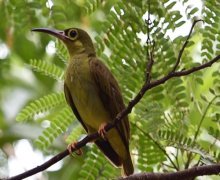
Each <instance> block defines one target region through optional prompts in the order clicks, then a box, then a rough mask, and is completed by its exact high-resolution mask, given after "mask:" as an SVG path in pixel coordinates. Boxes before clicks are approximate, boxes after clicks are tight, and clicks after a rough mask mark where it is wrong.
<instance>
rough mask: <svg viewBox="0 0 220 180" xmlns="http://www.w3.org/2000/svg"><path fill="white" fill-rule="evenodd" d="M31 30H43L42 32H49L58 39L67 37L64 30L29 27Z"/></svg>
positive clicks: (63, 39)
mask: <svg viewBox="0 0 220 180" xmlns="http://www.w3.org/2000/svg"><path fill="white" fill-rule="evenodd" d="M31 31H37V32H43V33H47V34H50V35H52V36H55V37H57V38H58V39H60V40H62V41H65V40H67V39H69V38H68V37H67V36H66V35H65V33H64V31H60V30H56V29H49V28H33V29H31Z"/></svg>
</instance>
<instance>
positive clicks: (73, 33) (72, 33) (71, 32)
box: [68, 29, 78, 40]
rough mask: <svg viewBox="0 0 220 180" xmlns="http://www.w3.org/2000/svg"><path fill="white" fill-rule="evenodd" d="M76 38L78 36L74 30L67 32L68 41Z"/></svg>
mask: <svg viewBox="0 0 220 180" xmlns="http://www.w3.org/2000/svg"><path fill="white" fill-rule="evenodd" d="M77 36H78V32H77V30H75V29H71V30H69V32H68V37H69V38H70V39H72V40H74V39H76V38H77Z"/></svg>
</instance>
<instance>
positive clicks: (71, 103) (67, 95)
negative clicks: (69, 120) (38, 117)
mask: <svg viewBox="0 0 220 180" xmlns="http://www.w3.org/2000/svg"><path fill="white" fill-rule="evenodd" d="M64 94H65V98H66V101H67V103H68V104H69V106H70V107H71V109H72V111H73V113H74V114H75V116H76V118H77V119H78V120H79V121H80V123H81V124H82V126H83V127H84V129H85V130H86V132H88V129H87V127H86V125H85V124H84V122H83V120H82V118H81V117H80V115H79V112H78V111H77V109H76V106H75V104H74V102H73V99H72V97H71V93H70V91H69V88H68V87H67V85H66V84H65V83H64Z"/></svg>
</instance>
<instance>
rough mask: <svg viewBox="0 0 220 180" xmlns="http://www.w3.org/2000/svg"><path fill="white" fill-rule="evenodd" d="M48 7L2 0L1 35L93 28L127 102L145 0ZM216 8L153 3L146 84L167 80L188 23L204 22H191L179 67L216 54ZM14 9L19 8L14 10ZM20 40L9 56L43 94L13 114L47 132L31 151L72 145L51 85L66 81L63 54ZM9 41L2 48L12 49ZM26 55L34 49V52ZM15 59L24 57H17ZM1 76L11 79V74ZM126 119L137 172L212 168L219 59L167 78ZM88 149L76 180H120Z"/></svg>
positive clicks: (69, 120) (219, 18) (218, 116)
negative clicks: (151, 53) (46, 124)
mask: <svg viewBox="0 0 220 180" xmlns="http://www.w3.org/2000/svg"><path fill="white" fill-rule="evenodd" d="M48 2H49V1H45V0H41V1H24V2H18V1H2V2H1V1H0V4H1V9H4V11H1V9H0V15H1V17H3V18H5V19H10V21H5V22H3V23H2V24H1V25H0V28H1V29H3V27H10V29H11V28H12V29H13V28H15V29H16V31H15V32H14V33H12V34H10V32H11V31H4V32H6V33H9V34H7V35H5V34H4V33H0V34H1V37H7V38H10V37H12V36H15V44H16V43H18V42H19V40H20V38H19V35H21V33H24V31H26V30H27V28H29V29H31V28H32V27H34V26H46V27H48V26H53V27H55V28H64V27H65V28H66V27H69V26H70V24H71V23H72V24H73V25H74V26H79V22H80V23H82V22H83V23H84V25H82V26H84V27H87V28H90V29H92V30H93V31H95V32H97V34H96V35H95V37H94V43H95V45H96V50H97V55H98V56H99V57H100V59H101V60H102V61H103V62H104V63H105V64H107V65H108V67H109V68H110V69H111V71H112V73H113V74H114V75H115V77H117V80H118V82H119V84H120V87H121V90H122V93H123V97H124V100H125V102H126V104H127V103H128V102H129V100H131V99H132V97H134V95H135V94H136V93H137V92H138V90H139V89H140V87H141V85H142V84H143V83H144V78H145V69H146V64H147V56H146V54H147V50H148V48H149V47H148V46H147V44H146V41H145V40H144V41H143V37H145V39H146V37H147V31H148V28H147V25H146V23H145V21H144V18H143V16H144V17H146V13H147V11H148V9H149V5H148V1H140V0H133V1H131V0H129V1H127V0H111V1H105V0H104V1H102V0H93V1H90V0H84V1H73V0H68V1H67V0H65V1H59V0H57V1H53V6H52V7H49V6H48V4H47V6H45V4H46V3H48ZM177 4H180V5H181V8H183V11H179V9H178V8H177ZM218 6H220V3H219V2H218V1H216V0H214V1H203V6H202V8H201V10H200V9H199V8H198V7H196V6H195V5H194V4H190V1H189V0H181V1H180V2H179V1H171V0H162V1H159V0H151V4H150V13H151V16H150V17H151V24H150V28H149V32H150V38H151V39H153V40H154V41H155V43H156V46H155V51H154V59H155V63H154V66H153V70H152V71H153V72H152V78H153V79H154V80H155V79H158V78H159V77H162V76H164V75H166V74H167V73H168V72H169V71H170V70H171V69H172V68H173V66H174V64H175V62H176V59H177V56H178V53H179V51H180V49H181V48H182V45H183V43H184V42H185V39H186V35H187V34H182V32H179V31H182V29H183V28H185V27H186V24H187V23H188V22H191V21H193V20H194V19H198V18H199V19H203V20H204V23H203V24H202V23H201V24H198V25H197V26H196V28H195V29H194V34H193V36H192V37H191V38H190V42H189V43H188V45H187V47H186V49H185V51H184V53H183V56H182V59H181V63H180V66H179V67H178V69H179V70H182V69H188V68H190V67H193V66H195V65H196V64H202V63H203V62H207V61H208V60H211V59H212V58H213V57H214V56H215V55H218V54H220V10H219V8H218ZM24 7H26V8H24ZM20 8H22V11H18V9H20ZM73 9H74V10H73ZM15 11H16V13H15ZM82 12H84V13H82ZM183 12H184V13H183ZM24 14H28V15H27V16H26V15H24ZM23 16H24V17H25V18H20V19H22V20H21V21H18V19H19V17H23ZM99 16H101V17H102V18H98V17H99ZM88 22H90V23H88ZM100 24H101V25H100ZM71 26H72V25H71ZM184 31H187V32H189V31H190V27H188V28H185V30H184ZM16 34H18V35H16ZM173 34H178V35H173ZM141 35H142V36H141ZM27 36H29V37H28V39H25V40H23V42H24V45H21V47H15V51H16V52H17V54H16V55H14V56H15V57H19V58H18V59H19V62H22V60H21V59H22V58H23V57H25V58H24V59H25V60H23V62H25V63H26V64H28V67H29V68H32V69H33V71H37V72H34V75H35V76H36V78H37V79H40V80H39V81H40V82H38V81H37V82H38V84H40V85H41V86H42V88H39V87H38V88H39V89H42V91H40V90H39V94H38V95H36V96H37V97H38V98H36V100H34V101H33V102H31V103H27V105H26V106H25V107H24V108H23V109H22V110H21V111H20V113H19V114H18V116H17V120H18V121H25V120H29V121H28V122H30V121H31V120H33V119H34V120H35V122H36V123H39V124H40V123H42V122H44V121H45V120H49V122H50V123H49V127H47V128H45V129H43V128H42V133H41V134H40V135H39V137H38V138H37V139H36V140H35V142H36V145H37V146H38V147H39V148H41V149H44V150H47V149H49V148H51V147H53V146H54V141H55V140H56V139H57V137H59V136H60V135H61V136H63V134H66V133H68V136H67V137H66V138H65V139H66V142H67V143H70V142H72V141H73V140H74V141H76V140H77V139H79V138H80V135H81V134H83V133H84V131H83V130H82V127H81V126H80V124H79V123H78V122H77V121H75V119H76V118H75V117H74V116H73V114H72V112H71V110H70V109H69V108H68V106H67V104H66V102H65V98H64V94H63V93H62V92H57V89H56V88H55V87H56V85H57V84H59V82H58V83H57V81H56V80H58V81H61V82H62V81H63V78H64V72H65V66H66V64H67V59H68V55H67V51H66V49H65V48H64V46H63V45H62V44H61V43H60V42H58V41H56V43H55V44H56V54H55V56H54V57H50V56H48V55H47V54H45V52H44V50H43V49H42V47H45V46H47V44H48V41H49V39H50V38H49V37H47V36H45V35H39V34H38V35H30V34H29V33H27ZM141 37H142V38H141ZM39 38H41V39H40V40H39ZM30 39H31V41H33V40H34V41H35V39H38V40H36V42H37V43H36V42H35V45H34V43H30V42H29V41H30ZM9 40H10V39H9ZM9 40H8V43H9V44H7V45H8V46H10V42H9ZM5 41H6V40H5ZM39 42H40V43H39ZM29 44H31V45H30V48H29V50H30V51H28V52H26V51H25V52H23V51H21V52H19V50H21V49H22V48H25V47H26V46H28V45H29ZM39 46H42V47H39ZM33 49H36V51H35V52H34V50H33ZM22 53H23V54H25V53H26V54H27V55H25V56H23V54H22ZM34 58H37V59H42V60H35V59H34ZM29 59H30V61H28V60H29ZM5 66H6V67H5V69H6V70H9V69H10V68H11V67H10V66H11V65H10V64H9V65H5ZM4 72H5V71H3V70H0V74H1V75H2V77H3V78H2V79H1V80H0V81H1V82H2V83H3V84H4V85H7V80H8V78H6V77H5V76H4ZM42 74H43V75H42ZM9 77H11V79H13V76H12V75H11V74H9ZM51 78H52V79H53V81H52V79H51ZM54 79H55V80H54ZM11 81H12V80H11ZM12 82H13V81H12ZM36 84H37V83H36ZM29 88H30V87H29ZM31 88H33V87H31ZM44 90H46V91H44ZM32 91H33V90H32ZM54 91H56V92H54ZM42 92H44V93H42ZM42 96H43V97H42ZM32 99H34V98H33V97H32ZM129 117H130V122H132V123H131V131H132V132H131V134H132V136H131V145H130V149H131V154H132V155H133V162H134V165H135V169H136V172H139V171H148V172H149V171H151V172H155V171H156V172H164V171H176V170H180V169H184V168H188V167H192V166H194V165H200V164H203V163H213V162H219V159H220V158H219V157H220V153H219V151H218V149H219V145H218V144H219V140H220V131H219V127H220V124H219V123H220V65H219V63H218V64H216V65H214V66H213V67H212V68H209V69H206V70H203V71H200V72H197V73H195V74H192V75H190V76H187V77H183V78H176V79H172V80H169V81H168V82H167V83H166V84H164V85H160V86H158V87H156V88H154V89H152V90H150V91H149V92H147V93H146V95H145V96H144V97H143V99H142V100H141V102H140V103H139V104H137V106H136V107H135V109H134V110H133V112H132V113H131V114H130V116H129ZM25 123H27V122H25ZM62 148H63V147H62ZM87 148H88V151H87V153H86V155H85V156H83V161H84V162H83V166H82V168H81V170H80V171H79V172H78V173H77V174H75V176H76V177H81V178H82V179H102V178H104V177H106V178H107V177H108V178H114V177H118V176H120V174H119V171H118V169H116V168H114V167H113V166H112V165H111V164H109V163H108V162H107V161H106V159H105V158H104V156H103V155H102V153H101V152H99V150H98V149H97V148H96V147H95V146H93V145H92V146H88V147H87ZM70 168H71V167H70ZM62 171H65V170H62Z"/></svg>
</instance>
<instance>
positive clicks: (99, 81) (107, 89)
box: [89, 57, 130, 149]
mask: <svg viewBox="0 0 220 180" xmlns="http://www.w3.org/2000/svg"><path fill="white" fill-rule="evenodd" d="M89 65H90V71H91V75H92V77H93V79H94V81H95V83H96V86H97V88H98V93H99V96H100V99H101V101H102V103H103V105H104V107H105V109H106V111H107V112H109V114H110V117H111V119H112V121H113V120H114V118H115V117H116V115H117V114H118V113H119V112H121V111H122V110H123V109H124V108H125V105H124V102H123V99H122V95H121V92H120V88H119V86H118V83H117V81H116V79H115V78H114V76H113V75H112V73H111V72H110V71H109V70H108V68H107V67H106V66H105V65H104V64H103V63H102V62H101V61H100V60H98V59H97V58H96V57H91V58H90V61H89ZM116 129H117V130H118V131H119V134H120V136H121V138H122V140H123V142H124V145H125V147H126V148H127V149H128V140H129V136H130V135H129V134H130V127H129V121H128V117H125V118H124V119H123V120H122V121H121V122H120V123H118V124H117V126H116Z"/></svg>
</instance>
